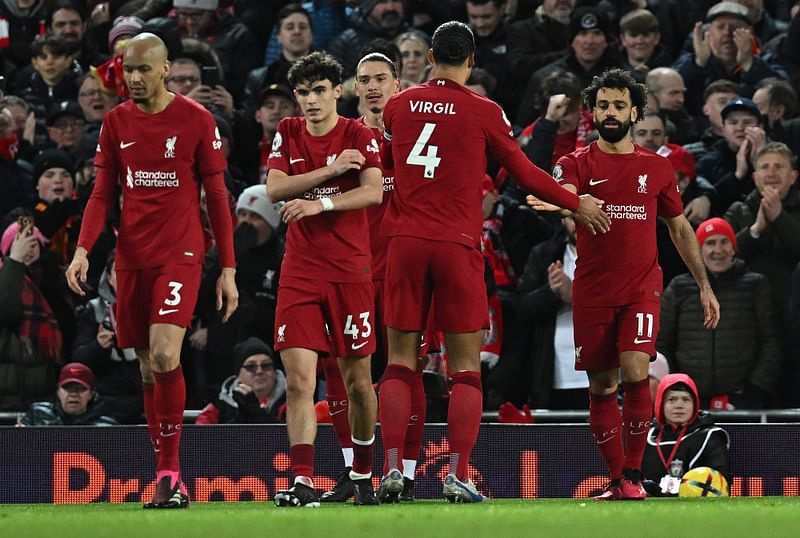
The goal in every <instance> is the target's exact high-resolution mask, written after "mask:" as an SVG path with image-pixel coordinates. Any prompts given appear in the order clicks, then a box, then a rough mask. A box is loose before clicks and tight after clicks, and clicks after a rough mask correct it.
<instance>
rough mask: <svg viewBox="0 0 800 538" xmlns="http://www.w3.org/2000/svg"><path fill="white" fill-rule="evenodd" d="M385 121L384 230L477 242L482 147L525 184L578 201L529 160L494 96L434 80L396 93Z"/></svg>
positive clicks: (572, 203)
mask: <svg viewBox="0 0 800 538" xmlns="http://www.w3.org/2000/svg"><path fill="white" fill-rule="evenodd" d="M383 123H384V126H385V131H384V139H385V142H386V143H387V144H390V145H391V159H392V161H393V163H392V164H393V166H394V171H395V192H394V195H393V196H392V198H391V201H390V202H389V205H388V207H387V209H386V216H385V217H384V221H383V228H382V231H383V233H384V234H385V235H387V236H411V237H420V238H424V239H432V240H438V241H450V242H456V243H461V244H464V245H467V246H469V247H473V248H478V247H479V245H480V236H481V232H482V227H483V209H482V207H481V203H482V193H481V185H482V183H483V177H484V174H485V173H486V163H487V155H486V150H487V148H488V149H491V151H492V153H493V155H494V157H495V158H496V159H497V160H499V161H500V163H501V164H503V165H504V166H506V168H507V169H509V171H511V172H512V173H514V176H515V179H517V181H518V182H519V183H520V185H521V186H523V187H524V188H527V189H530V190H532V191H533V192H535V193H539V194H540V196H541V197H542V198H545V199H547V200H548V201H552V202H554V203H557V204H559V205H560V206H561V207H567V208H570V209H574V208H575V207H577V205H578V204H577V202H578V199H577V197H575V196H574V195H572V194H571V193H569V192H567V191H566V190H565V189H563V188H559V185H558V184H557V183H556V182H555V181H553V179H552V178H551V177H550V176H549V175H548V174H547V173H545V172H543V171H542V170H540V169H539V168H536V167H535V166H533V165H532V164H531V163H530V162H529V161H528V160H527V158H526V157H525V156H524V154H523V153H522V151H521V150H520V149H519V145H518V144H517V141H516V139H514V136H513V134H512V133H511V125H510V124H509V122H508V119H507V118H506V116H505V114H504V113H503V110H502V109H501V108H500V107H499V106H498V105H497V103H495V102H493V101H491V100H489V99H486V98H484V97H481V96H479V95H477V94H476V93H473V92H472V91H470V90H469V89H467V88H465V87H464V86H462V85H460V84H458V83H456V82H454V81H452V80H448V79H433V80H431V81H429V82H426V83H425V84H422V85H420V86H414V87H412V88H409V89H407V90H404V91H402V92H400V93H398V94H395V95H393V96H392V97H391V98H390V99H389V101H388V102H387V103H386V107H385V108H384V111H383ZM387 164H388V163H387Z"/></svg>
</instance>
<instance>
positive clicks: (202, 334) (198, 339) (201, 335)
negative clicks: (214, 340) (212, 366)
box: [189, 327, 208, 351]
mask: <svg viewBox="0 0 800 538" xmlns="http://www.w3.org/2000/svg"><path fill="white" fill-rule="evenodd" d="M189 345H190V346H192V349H196V350H197V351H203V350H204V349H205V348H206V346H207V345H208V329H207V328H205V327H203V328H201V329H195V330H194V331H193V332H192V334H191V335H189Z"/></svg>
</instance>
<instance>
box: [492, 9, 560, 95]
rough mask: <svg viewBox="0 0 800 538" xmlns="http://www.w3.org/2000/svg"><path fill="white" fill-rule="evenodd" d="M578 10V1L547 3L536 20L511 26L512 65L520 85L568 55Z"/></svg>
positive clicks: (509, 62) (509, 50)
mask: <svg viewBox="0 0 800 538" xmlns="http://www.w3.org/2000/svg"><path fill="white" fill-rule="evenodd" d="M574 8H575V0H544V1H543V2H542V3H541V5H540V6H538V7H537V8H536V11H535V12H534V13H533V16H532V17H530V18H526V19H523V20H521V21H518V22H515V23H514V24H512V25H511V26H509V27H508V65H509V67H510V69H511V73H512V74H513V75H515V76H516V78H517V84H524V83H525V82H527V80H528V76H529V74H530V73H533V72H534V71H536V70H537V69H540V68H542V67H544V66H545V65H547V64H549V63H550V62H554V61H556V60H559V59H561V57H562V56H564V54H565V53H566V51H567V30H568V28H567V25H568V24H569V18H570V14H571V13H572V10H573V9H574Z"/></svg>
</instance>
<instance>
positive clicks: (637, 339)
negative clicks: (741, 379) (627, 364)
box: [633, 336, 653, 344]
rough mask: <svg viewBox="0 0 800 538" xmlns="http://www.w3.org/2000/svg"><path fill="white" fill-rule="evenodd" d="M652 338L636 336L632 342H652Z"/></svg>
mask: <svg viewBox="0 0 800 538" xmlns="http://www.w3.org/2000/svg"><path fill="white" fill-rule="evenodd" d="M652 341H653V340H652V339H650V338H639V337H638V336H637V337H636V338H634V339H633V343H634V344H646V343H647V342H652Z"/></svg>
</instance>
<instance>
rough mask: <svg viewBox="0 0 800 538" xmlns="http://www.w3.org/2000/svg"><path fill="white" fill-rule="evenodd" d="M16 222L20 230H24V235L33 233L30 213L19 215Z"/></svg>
mask: <svg viewBox="0 0 800 538" xmlns="http://www.w3.org/2000/svg"><path fill="white" fill-rule="evenodd" d="M17 224H19V229H20V230H26V232H25V235H31V234H33V217H31V216H30V215H21V216H20V217H19V218H18V219H17Z"/></svg>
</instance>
